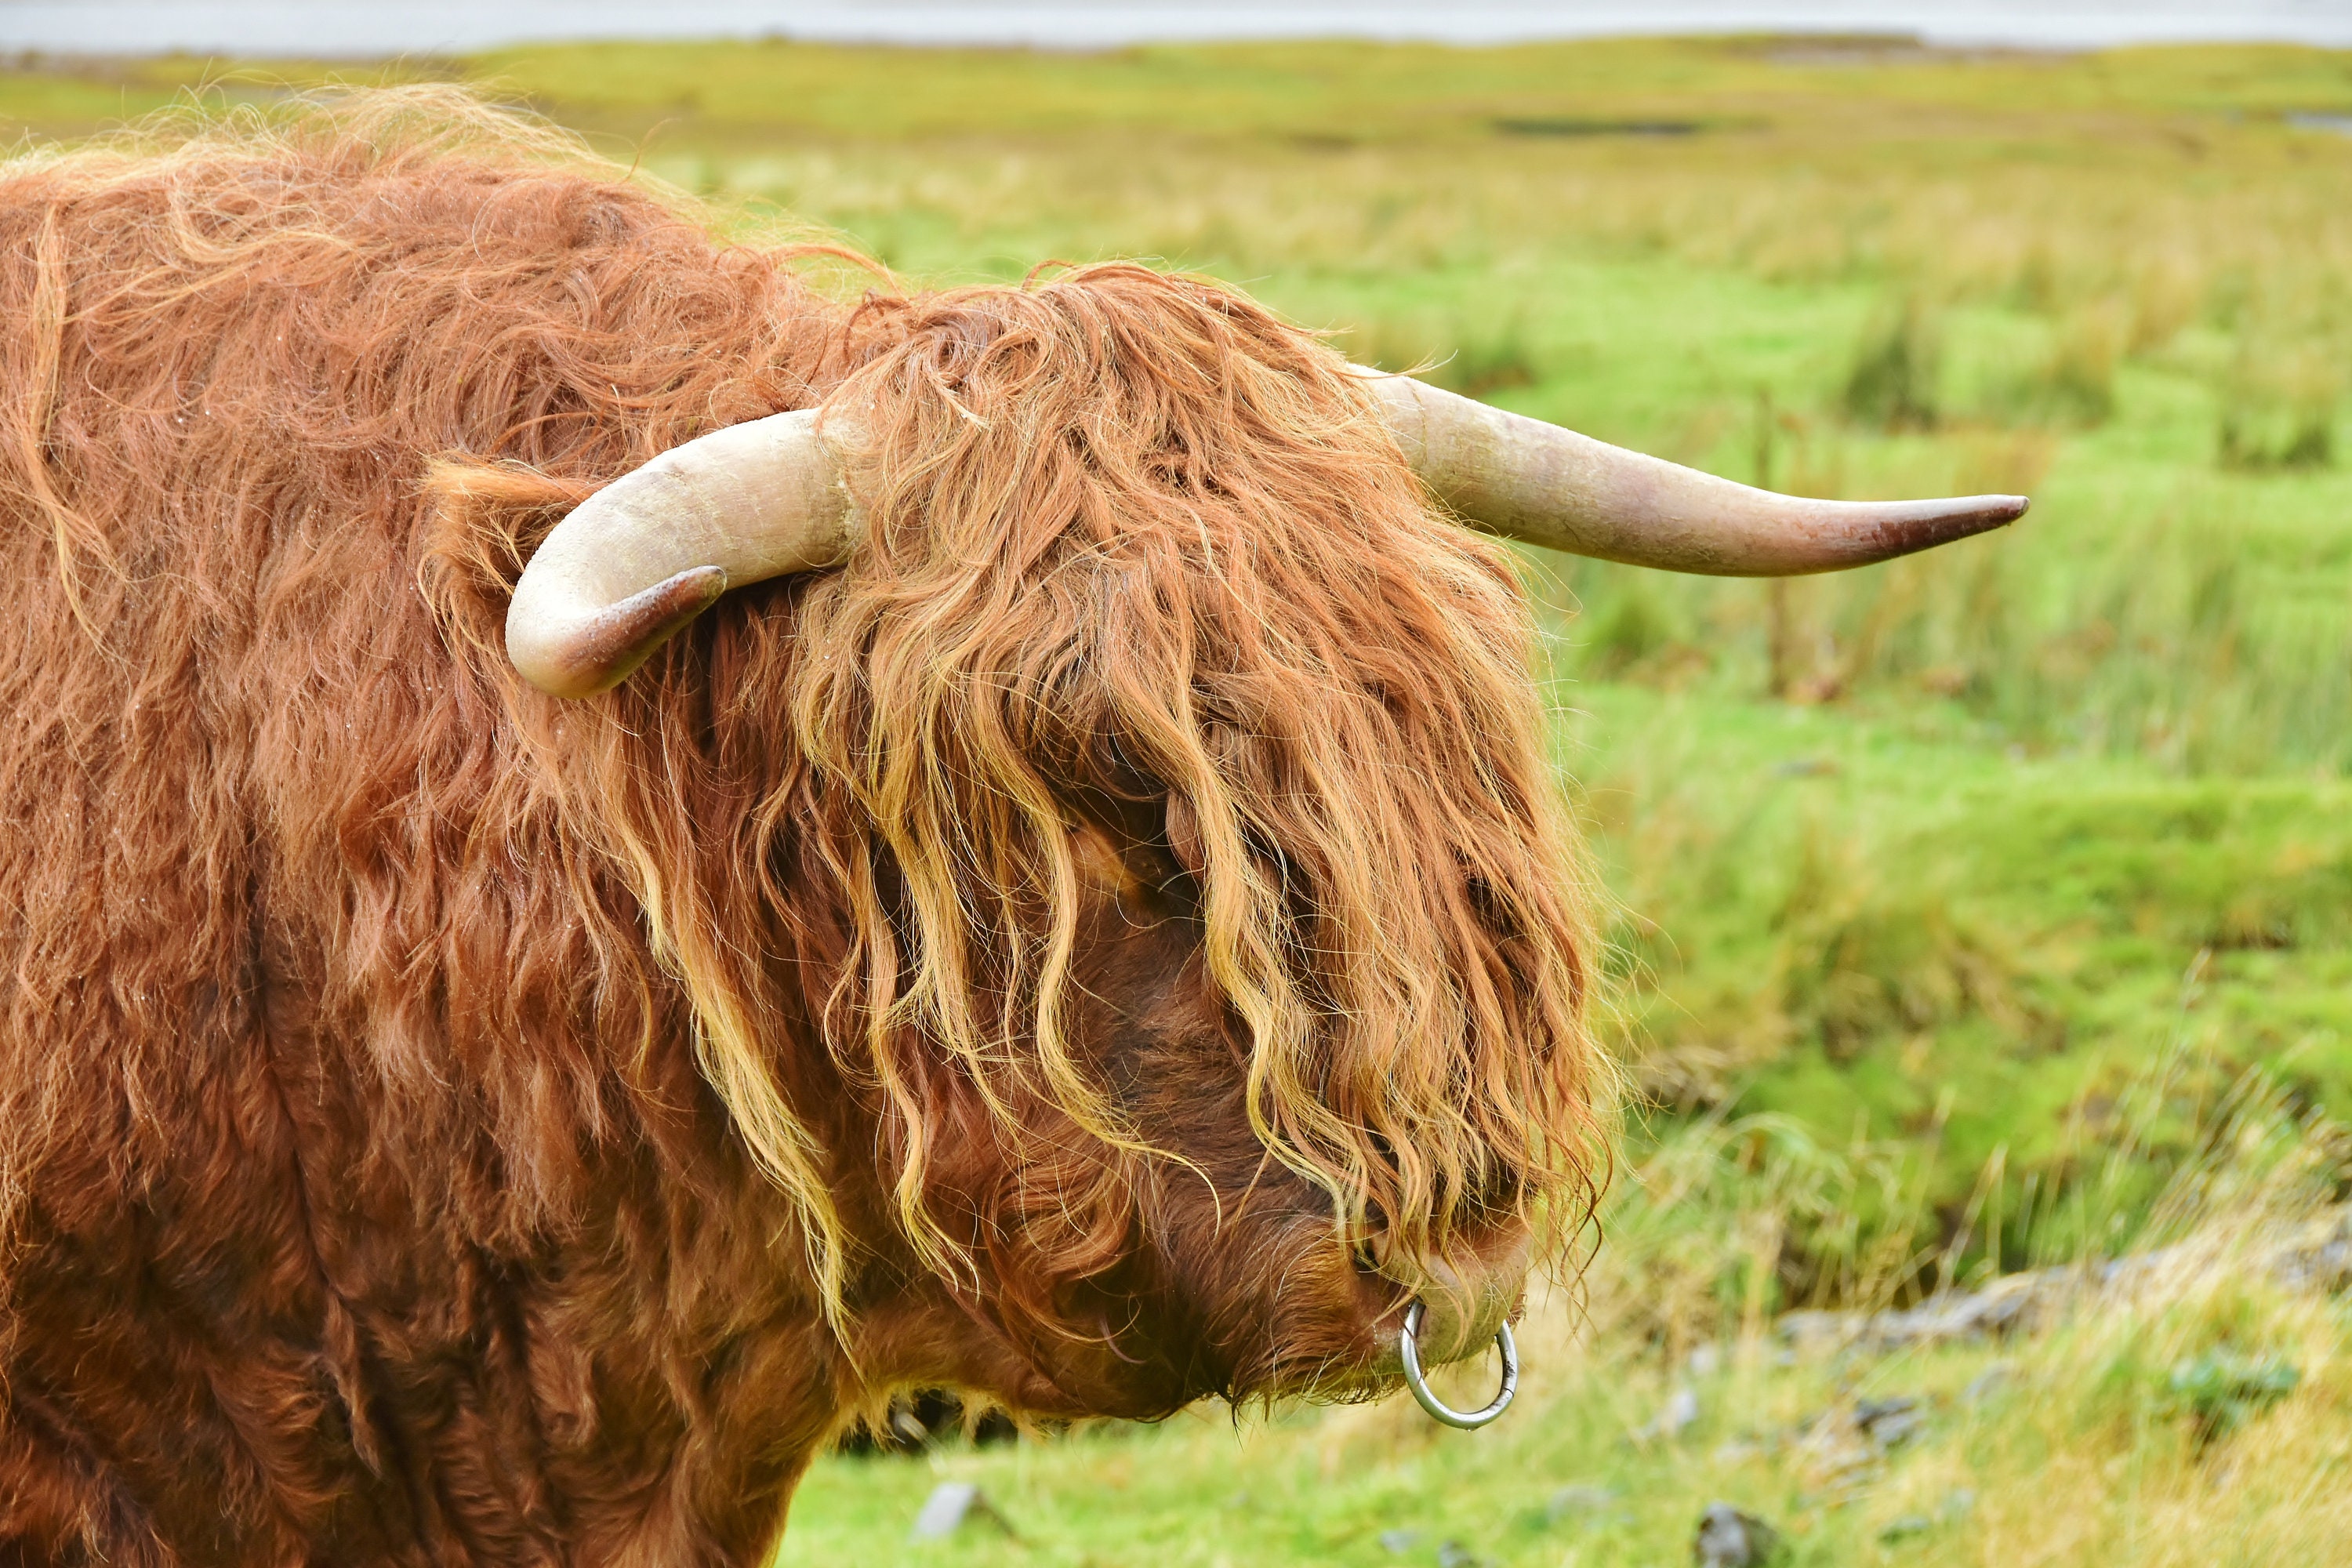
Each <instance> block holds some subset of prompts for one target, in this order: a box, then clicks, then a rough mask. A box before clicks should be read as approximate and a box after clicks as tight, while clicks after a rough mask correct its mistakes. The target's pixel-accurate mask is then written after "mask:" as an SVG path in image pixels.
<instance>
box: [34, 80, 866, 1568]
mask: <svg viewBox="0 0 2352 1568" xmlns="http://www.w3.org/2000/svg"><path fill="white" fill-rule="evenodd" d="M410 118H411V120H412V121H413V120H414V118H415V116H414V113H413V110H412V112H411V116H410ZM377 119H378V122H377V123H373V125H371V124H368V123H362V122H361V121H352V120H351V119H349V118H348V117H347V118H346V119H345V120H344V121H340V122H331V123H329V124H327V126H326V128H325V129H323V130H321V129H311V130H309V131H300V130H298V131H296V132H288V133H271V134H268V135H264V134H262V133H260V132H250V133H247V134H245V135H242V136H239V135H235V134H223V133H218V132H215V133H213V134H212V135H210V136H209V138H208V139H206V140H203V141H200V142H196V143H194V144H192V145H190V146H188V147H186V148H184V149H181V150H178V151H175V152H171V153H164V154H161V155H156V156H133V155H130V154H121V155H116V154H106V155H83V156H79V157H69V158H66V159H63V160H58V161H53V162H50V163H46V164H40V165H20V166H18V167H17V168H16V170H14V171H13V172H10V173H7V174H5V175H0V258H5V259H0V615H5V619H6V622H7V624H8V625H9V626H11V627H12V628H14V629H15V632H16V635H14V636H12V637H8V638H6V639H5V640H0V821H4V822H5V831H0V975H5V984H6V986H7V994H6V1006H5V1016H0V1243H4V1244H5V1247H6V1249H7V1250H6V1253H5V1258H6V1261H5V1266H0V1267H4V1268H5V1286H0V1289H5V1300H0V1558H5V1559H6V1560H8V1561H17V1560H20V1559H21V1560H26V1561H31V1562H44V1561H58V1562H69V1561H80V1560H83V1559H84V1558H85V1557H92V1558H94V1557H97V1556H100V1555H104V1556H106V1557H107V1558H109V1559H110V1560H111V1561H113V1562H115V1563H136V1562H140V1561H153V1562H167V1561H173V1560H175V1558H174V1556H173V1553H176V1554H177V1557H178V1559H179V1560H186V1561H221V1562H239V1563H247V1562H265V1561H273V1560H277V1561H300V1560H304V1559H305V1557H306V1555H308V1554H311V1553H316V1552H321V1551H322V1550H323V1552H324V1553H325V1556H326V1558H327V1559H330V1560H334V1561H340V1562H354V1563H356V1562H366V1561H371V1560H375V1559H378V1558H383V1559H387V1560H389V1559H392V1558H408V1557H419V1558H422V1557H425V1556H445V1557H446V1556H447V1555H449V1554H451V1553H453V1552H471V1553H475V1554H478V1555H479V1556H480V1557H482V1558H483V1559H485V1560H490V1559H496V1560H501V1561H525V1560H530V1559H531V1558H533V1557H534V1556H539V1555H542V1554H545V1553H547V1552H552V1551H555V1550H557V1547H556V1546H555V1545H554V1544H553V1543H555V1542H562V1541H571V1542H579V1541H581V1540H583V1539H585V1538H587V1537H589V1536H593V1533H594V1531H595V1530H596V1529H597V1528H598V1527H597V1524H596V1522H595V1521H594V1520H593V1519H583V1518H579V1517H567V1516H564V1515H563V1512H562V1509H561V1508H559V1507H558V1506H557V1503H556V1502H555V1501H553V1500H551V1498H550V1496H548V1495H547V1494H546V1489H545V1484H544V1478H545V1476H546V1475H547V1474H548V1473H551V1471H550V1470H549V1467H551V1466H553V1467H558V1468H560V1466H561V1464H562V1462H563V1461H562V1452H563V1451H565V1439H566V1433H565V1431H564V1429H563V1423H564V1421H565V1420H566V1419H572V1420H575V1421H593V1419H594V1410H595V1405H596V1401H597V1398H598V1396H599V1395H598V1391H597V1389H596V1387H595V1386H593V1385H594V1384H595V1383H596V1380H597V1379H598V1378H600V1377H604V1376H607V1375H608V1373H606V1371H605V1370H604V1369H597V1370H595V1371H593V1372H592V1370H591V1369H590V1368H589V1367H588V1366H587V1365H586V1364H585V1363H584V1361H583V1360H581V1358H580V1357H577V1356H575V1357H573V1358H572V1360H571V1361H566V1360H565V1352H564V1351H563V1348H562V1342H564V1341H565V1338H566V1336H565V1334H564V1333H563V1332H562V1331H561V1330H562V1324H561V1323H551V1322H550V1321H544V1320H543V1318H542V1316H541V1314H542V1312H545V1313H556V1312H560V1311H563V1310H574V1308H573V1307H570V1306H565V1305H563V1304H562V1303H558V1302H555V1301H553V1300H551V1299H549V1300H542V1299H541V1296H539V1295H535V1294H534V1292H535V1291H539V1290H540V1289H541V1286H540V1284H539V1283H538V1281H539V1280H540V1279H541V1276H542V1274H543V1273H544V1272H545V1268H543V1267H542V1266H545V1267H546V1268H551V1267H552V1265H551V1264H549V1263H548V1259H549V1258H550V1257H551V1255H552V1252H560V1251H561V1250H562V1247H563V1246H564V1245H565V1243H566V1238H572V1239H578V1238H579V1236H580V1233H581V1230H582V1227H583V1226H587V1227H588V1228H590V1229H592V1230H593V1226H594V1225H596V1224H598V1223H604V1222H601V1221H596V1220H593V1219H589V1220H583V1218H582V1216H583V1215H596V1214H604V1215H610V1214H612V1213H614V1212H617V1211H621V1210H626V1209H628V1208H629V1206H630V1205H637V1208H638V1209H639V1210H642V1211H647V1212H651V1211H657V1210H658V1208H659V1205H661V1204H662V1203H663V1202H664V1201H667V1200H666V1199H665V1198H664V1196H663V1194H661V1193H660V1192H658V1191H656V1190H655V1186H656V1174H657V1173H656V1168H655V1167H656V1165H657V1163H658V1161H657V1160H655V1159H654V1158H653V1157H652V1156H649V1155H646V1156H634V1155H628V1154H627V1153H626V1152H625V1151H626V1150H628V1149H629V1148H631V1147H634V1146H635V1143H642V1142H646V1141H647V1139H648V1138H649V1137H650V1135H649V1134H646V1133H645V1132H643V1131H642V1130H639V1131H635V1132H632V1131H630V1129H629V1128H628V1125H627V1122H628V1118H629V1116H630V1114H631V1112H630V1109H629V1100H628V1097H627V1096H626V1095H625V1094H624V1093H623V1092H622V1091H621V1087H620V1086H619V1085H617V1084H616V1082H615V1081H614V1078H613V1074H612V1071H611V1069H610V1068H609V1066H608V1064H605V1063H604V1062H603V1061H602V1060H600V1059H599V1058H598V1056H597V1053H596V1049H595V1046H594V1041H593V1036H594V1035H595V1034H596V1032H597V1031H598V1029H599V1028H600V1027H602V1026H604V1025H606V1024H609V1022H610V1020H609V1019H608V1018H604V1017H601V1016H590V1013H589V1011H588V1004H587V1003H586V1002H584V1001H583V992H582V988H581V986H582V976H581V975H580V974H578V973H573V974H571V975H569V976H567V975H566V974H565V973H564V966H563V963H562V959H563V952H562V949H563V945H564V942H566V941H567V940H569V941H570V942H572V946H573V947H574V948H575V949H577V952H575V953H574V955H573V956H574V957H576V958H577V959H578V960H579V962H580V963H583V964H585V965H587V966H588V967H589V968H590V969H592V970H593V965H594V963H596V962H598V959H597V950H596V945H595V943H594V942H593V940H592V939H593V935H594V933H593V931H586V930H584V929H582V930H579V934H577V935H576V936H573V937H572V938H569V939H567V938H566V937H565V936H564V935H563V933H564V932H566V931H574V930H575V929H577V928H580V927H581V922H582V921H583V918H585V919H590V920H592V921H593V911H592V913H591V915H590V916H586V917H583V912H582V889H583V887H584V886H588V885H590V884H593V883H594V881H595V879H596V877H597V876H598V872H597V871H596V870H595V868H594V867H593V865H592V864H591V863H590V861H589V858H585V857H583V856H582V855H581V854H580V853H579V852H578V851H577V848H576V847H575V846H573V845H572V844H570V843H568V842H567V841H566V840H565V838H564V836H563V828H562V821H561V819H560V814H559V813H557V812H556V811H554V810H553V809H552V808H551V806H550V805H548V803H547V802H545V801H544V800H542V799H541V798H540V794H541V792H539V791H537V790H535V788H534V785H533V783H532V780H531V775H530V768H529V767H528V766H527V759H526V758H525V757H524V755H523V754H522V751H521V746H522V742H520V740H519V739H518V736H517V733H516V726H515V723H514V721H513V715H512V712H511V711H510V703H511V700H510V698H509V696H508V695H507V688H505V687H504V686H503V685H501V684H500V683H499V681H498V680H496V679H492V678H491V677H490V676H489V675H488V674H486V673H485V667H484V665H483V662H482V661H481V660H480V659H478V658H474V659H469V658H466V657H462V654H463V652H464V650H463V649H462V648H461V647H457V644H458V643H460V642H462V640H463V635H464V633H465V628H462V627H457V628H453V627H452V626H448V625H447V624H446V621H445V620H444V619H440V618H436V608H435V605H434V604H433V603H432V602H431V601H430V599H429V597H428V595H427V593H426V592H425V587H426V584H425V583H424V582H423V581H422V573H423V571H424V568H425V566H426V564H427V560H426V557H427V554H428V549H429V547H430V545H431V544H432V541H431V540H430V539H429V538H428V531H429V528H430V526H431V519H430V518H429V517H428V515H427V509H426V508H425V506H424V504H423V502H422V501H421V500H420V495H419V483H420V478H421V476H422V474H423V472H424V469H425V464H426V463H427V461H428V460H429V459H430V458H434V457H436V456H439V455H445V454H451V453H457V454H467V455H471V456H474V457H478V458H502V459H513V460H515V461H517V462H520V463H525V464H530V465H533V466H535V467H539V468H546V469H550V470H552V471H555V472H557V473H561V474H566V475H571V476H575V477H581V478H583V479H594V478H599V477H602V476H604V475H606V474H609V473H612V472H614V471H618V470H619V469H621V468H625V467H627V466H628V465H629V464H631V463H632V462H635V461H641V460H642V459H643V458H645V457H646V456H647V455H649V453H650V452H651V451H653V450H656V449H658V448H659V447H664V446H667V445H668V444H671V443H672V442H674V441H675V440H677V439H679V438H681V437H684V436H686V435H689V434H692V433H694V431H695V430H697V429H698V428H700V427H703V426H709V425H715V424H719V423H725V422H731V421H733V420H737V419H740V418H744V417H748V416H752V415H755V414H758V413H763V412H767V411H770V410H772V409H773V408H776V407H782V406H789V405H793V404H794V403H796V402H803V401H805V400H806V399H807V398H808V397H809V395H810V382H811V380H812V378H813V377H814V375H815V374H817V367H818V357H819V355H820V354H821V353H822V352H823V349H824V344H823V343H822V342H819V341H818V340H819V339H821V338H822V336H823V332H822V331H817V330H814V329H812V330H811V331H806V332H798V333H796V331H795V330H794V328H793V321H792V319H791V318H792V316H793V311H794V310H796V309H805V310H807V311H808V312H809V320H810V321H812V322H814V321H815V320H816V319H817V317H816V313H815V307H814V306H812V305H808V304H807V303H806V301H805V300H803V298H802V297H801V296H799V295H798V293H797V291H796V286H795V285H793V283H792V282H791V281H790V280H789V279H782V278H780V277H779V276H778V274H777V273H776V271H775V269H774V268H773V266H772V264H771V263H770V262H768V261H766V260H764V259H762V258H757V257H753V256H751V255H749V254H736V255H729V254H726V253H722V252H720V251H718V250H716V249H715V248H714V247H712V246H711V244H710V243H709V240H708V239H707V238H706V237H704V236H703V234H702V233H701V232H700V231H699V230H698V229H696V228H695V227H693V226H690V225H688V224H685V223H682V222H680V221H679V220H677V218H675V217H674V216H671V215H670V214H669V213H668V212H667V210H666V209H665V208H664V207H663V206H662V205H659V204H657V203H656V201H654V200H652V199H650V198H649V197H647V196H646V195H643V194H641V193H639V192H637V191H635V190H633V189H631V188H629V187H628V186H626V185H625V184H620V183H617V182H616V181H614V179H613V178H611V177H610V176H609V175H608V174H603V173H600V172H597V171H595V170H593V169H589V168H586V167H567V166H563V165H562V162H561V160H560V159H558V160H555V161H552V162H551V161H550V159H549V158H548V157H547V156H546V155H544V150H543V149H537V148H533V147H529V146H521V145H508V146H503V147H502V146H499V145H497V144H495V143H494V142H484V141H483V140H481V138H480V137H479V136H476V137H475V138H474V139H473V140H471V141H468V140H467V138H465V137H462V136H461V137H457V138H456V139H455V140H454V141H452V140H449V139H447V138H444V141H445V142H446V144H443V145H433V144H431V143H430V140H429V139H428V138H425V137H424V136H423V134H422V132H417V131H416V130H415V125H414V124H409V127H408V129H407V130H405V131H404V130H403V129H402V125H403V124H404V123H406V122H404V121H400V120H399V117H398V114H397V112H387V113H385V114H381V115H379V116H378V117H377ZM363 120H364V117H362V121H363ZM404 136H406V137H409V138H410V140H409V141H408V142H403V137H404ZM796 301H797V303H796ZM442 607H443V609H444V610H446V605H443V606H442ZM592 891H593V889H592ZM589 901H590V903H592V904H593V899H591V900H589ZM518 932H526V933H533V932H535V933H539V935H538V937H537V938H535V939H534V940H536V942H537V946H535V947H532V948H531V950H530V952H527V953H524V952H519V951H518V952H509V950H520V948H522V947H524V946H528V945H530V944H529V943H526V942H522V941H521V940H520V939H519V938H518V936H517V934H516V933H518ZM549 933H552V934H549ZM605 962H607V963H609V959H606V960H605ZM588 978H589V979H590V980H591V981H593V979H595V978H596V977H595V976H594V975H593V974H591V975H590V976H589V977H588ZM603 978H604V979H605V980H607V981H614V980H615V979H616V977H614V976H613V975H611V974H609V973H608V974H606V975H604V977H603ZM617 979H618V980H619V981H623V982H626V984H617V985H615V986H612V987H608V989H617V990H618V991H620V992H622V993H626V992H627V991H628V987H629V985H630V984H634V985H635V986H636V988H637V992H638V994H637V996H636V998H635V1002H634V1003H633V1004H630V1005H635V1007H636V1008H637V1009H638V1010H639V1011H640V1013H650V1014H651V1015H655V1016H648V1017H646V1018H643V1019H641V1020H640V1022H641V1023H642V1025H643V1029H642V1030H641V1032H647V1033H651V1032H660V1031H663V1030H672V1031H673V1032H677V1033H680V1034H682V1032H683V1031H682V1028H674V1026H677V1025H678V1020H677V1019H676V1018H674V1017H669V1016H666V1015H664V1014H663V1009H664V1008H665V1007H667V1006H669V1005H670V1003H669V1002H668V1001H667V999H666V998H665V996H664V995H663V994H660V992H659V988H658V986H657V985H656V984H653V983H652V982H649V981H647V980H646V978H645V977H644V976H641V975H640V976H621V977H617ZM625 1000H626V998H625ZM677 1088H678V1093H679V1094H680V1096H681V1097H684V1098H686V1099H688V1100H690V1099H691V1097H692V1095H693V1093H694V1087H693V1084H692V1081H691V1079H687V1080H686V1081H685V1082H682V1083H681V1084H680V1085H678V1086H677ZM583 1129H584V1130H585V1131H583ZM616 1130H617V1131H616ZM633 1140H634V1142H633ZM616 1148H617V1149H620V1150H622V1151H624V1152H623V1153H617V1154H616V1153H614V1152H612V1151H613V1150H614V1149H616ZM599 1184H603V1188H604V1189H606V1190H601V1191H600V1190H599ZM616 1184H617V1188H616ZM588 1239H589V1240H591V1241H595V1239H596V1238H594V1237H589V1238H588ZM598 1245H604V1246H605V1249H606V1251H608V1252H614V1251H616V1250H617V1249H618V1248H619V1246H620V1244H619V1243H615V1242H609V1241H607V1242H604V1243H598ZM614 1289H615V1290H620V1289H622V1287H621V1286H620V1285H618V1284H616V1285H615V1286H614ZM574 1295H576V1296H577V1297H578V1299H579V1300H583V1301H587V1300H592V1299H594V1297H595V1293H594V1291H593V1290H586V1291H582V1292H575V1293H574ZM572 1299H573V1298H572V1297H571V1296H567V1297H566V1300H567V1301H570V1300H572ZM577 1310H597V1309H595V1308H594V1307H593V1306H582V1307H578V1308H577ZM604 1310H621V1309H620V1308H615V1307H612V1306H611V1303H610V1302H609V1301H607V1302H606V1303H605V1308H604ZM583 1353H584V1352H583ZM566 1379H570V1380H572V1381H571V1382H570V1383H567V1382H566ZM642 1380H643V1381H646V1382H649V1383H658V1381H659V1376H658V1375H657V1373H656V1372H655V1371H651V1370H648V1371H646V1372H645V1373H643V1379H642ZM626 1381H627V1380H626V1377H625V1376H623V1378H622V1384H624V1385H625V1384H626ZM604 1397H605V1398H606V1399H607V1401H608V1402H609V1399H610V1398H611V1397H612V1394H610V1392H609V1391H607V1392H606V1394H604ZM567 1413H569V1414H568V1415H567ZM641 1419H642V1420H643V1421H644V1422H645V1423H646V1426H647V1430H648V1433H649V1434H651V1435H657V1434H658V1431H659V1429H660V1422H661V1421H662V1419H664V1417H663V1415H662V1413H661V1412H660V1411H658V1410H650V1411H647V1412H644V1413H641ZM575 1436H576V1434H575ZM648 1440H650V1437H649V1439H648ZM577 1446H578V1445H574V1447H577ZM583 1462H584V1461H583ZM756 1480H757V1478H756V1477H755V1478H750V1482H756ZM728 1484H730V1485H743V1484H749V1483H747V1480H746V1479H745V1478H740V1477H738V1478H733V1479H730V1481H729V1482H728ZM638 1501H639V1503H642V1501H643V1500H638ZM615 1517H616V1518H618V1517H619V1515H618V1514H616V1516H615ZM614 1528H616V1529H617V1528H620V1527H619V1526H618V1525H615V1526H614ZM321 1543H326V1544H325V1546H324V1547H323V1548H322V1546H321Z"/></svg>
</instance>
